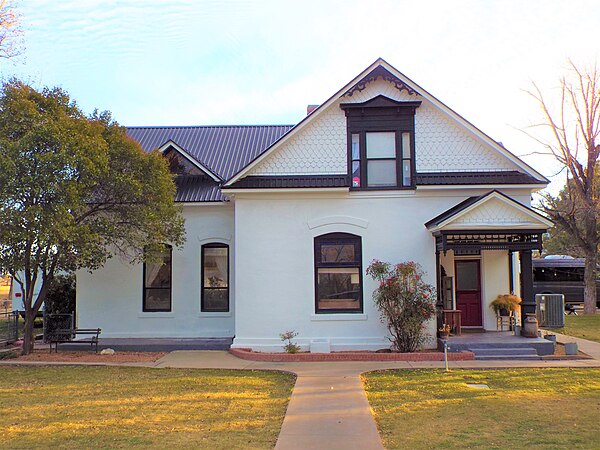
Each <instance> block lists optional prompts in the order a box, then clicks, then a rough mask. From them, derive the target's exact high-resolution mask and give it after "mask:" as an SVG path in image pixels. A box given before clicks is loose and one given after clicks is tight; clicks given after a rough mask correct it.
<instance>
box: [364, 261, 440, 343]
mask: <svg viewBox="0 0 600 450" xmlns="http://www.w3.org/2000/svg"><path fill="white" fill-rule="evenodd" d="M367 274H368V275H370V276H371V278H373V279H374V280H377V281H379V287H378V288H377V289H376V290H375V292H374V293H373V300H374V301H375V304H376V305H377V308H378V309H379V311H380V312H381V321H382V322H383V323H385V324H386V326H387V329H388V331H389V333H390V335H391V337H390V340H391V342H392V349H393V350H395V351H399V352H415V351H417V350H419V348H420V347H421V346H422V345H423V344H424V343H425V342H426V341H427V340H428V339H430V336H429V334H428V333H427V331H426V329H425V322H427V321H428V320H429V319H431V318H432V317H433V316H434V315H435V289H434V288H433V286H431V285H429V284H427V283H425V282H424V281H423V275H424V273H423V270H422V269H421V266H420V265H419V264H417V263H416V262H414V261H408V262H404V263H399V264H396V265H394V266H392V265H391V264H390V263H387V262H381V261H378V260H373V261H372V262H371V264H370V265H369V267H368V268H367Z"/></svg>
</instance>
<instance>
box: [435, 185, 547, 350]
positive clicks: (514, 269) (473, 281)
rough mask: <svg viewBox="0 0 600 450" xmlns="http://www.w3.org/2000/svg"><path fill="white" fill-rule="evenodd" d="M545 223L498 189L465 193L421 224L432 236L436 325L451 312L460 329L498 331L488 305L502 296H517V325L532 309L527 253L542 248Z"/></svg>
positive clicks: (530, 272) (532, 299) (493, 314)
mask: <svg viewBox="0 0 600 450" xmlns="http://www.w3.org/2000/svg"><path fill="white" fill-rule="evenodd" d="M551 225H552V223H551V222H550V221H548V220H547V219H546V218H544V217H543V216H541V215H539V214H538V213H536V212H535V211H533V210H532V209H531V208H529V207H527V206H525V205H523V204H521V203H519V202H517V201H516V200H514V199H512V198H510V197H507V196H506V195H504V194H502V193H500V192H498V191H491V192H489V193H487V194H485V195H482V196H479V197H470V198H468V199H466V200H465V201H463V202H461V203H459V204H458V205H456V206H454V207H453V208H450V209H449V210H447V211H445V212H443V213H441V214H440V215H438V216H437V217H435V218H434V219H432V220H430V221H429V222H427V223H426V224H425V226H426V227H427V229H428V230H429V231H430V232H431V234H432V235H433V237H434V239H435V254H436V266H435V267H436V287H437V293H438V296H437V308H438V310H439V311H440V315H439V317H438V321H439V323H438V328H439V327H440V326H441V325H442V323H447V319H448V317H449V316H453V317H454V318H456V319H458V318H459V319H460V327H461V328H462V329H466V330H470V331H482V332H483V331H491V332H496V331H502V329H501V328H500V329H499V327H498V325H499V324H498V316H497V314H496V312H495V311H494V310H493V309H492V308H491V307H490V304H491V303H492V302H493V301H494V300H495V299H496V297H498V296H499V295H505V294H515V295H517V296H519V297H520V298H521V300H522V301H521V305H520V306H521V310H520V314H518V313H517V315H518V317H516V324H517V325H522V323H523V321H524V320H525V315H526V314H528V313H535V308H536V306H535V297H534V294H533V270H532V252H533V251H541V250H542V234H543V233H544V232H545V231H546V229H547V228H549V227H550V226H551ZM442 312H443V314H442ZM453 325H455V323H454V324H453ZM505 329H506V328H505ZM498 336H508V335H504V334H499V335H498ZM486 339H489V338H486Z"/></svg>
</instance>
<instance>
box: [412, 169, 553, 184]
mask: <svg viewBox="0 0 600 450" xmlns="http://www.w3.org/2000/svg"><path fill="white" fill-rule="evenodd" d="M465 184H543V182H542V181H539V180H537V179H535V178H534V177H532V176H531V175H528V174H526V173H522V172H518V171H516V170H507V171H496V172H428V173H418V174H417V185H421V186H427V185H465Z"/></svg>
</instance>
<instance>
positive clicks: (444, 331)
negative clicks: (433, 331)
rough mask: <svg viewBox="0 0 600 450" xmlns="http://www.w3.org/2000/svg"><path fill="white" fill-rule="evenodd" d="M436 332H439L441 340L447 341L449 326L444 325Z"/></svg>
mask: <svg viewBox="0 0 600 450" xmlns="http://www.w3.org/2000/svg"><path fill="white" fill-rule="evenodd" d="M438 331H439V332H440V338H441V339H448V336H450V325H448V324H447V323H444V324H442V327H441V328H440V329H439V330H438Z"/></svg>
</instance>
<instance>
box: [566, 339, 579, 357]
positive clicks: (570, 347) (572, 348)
mask: <svg viewBox="0 0 600 450" xmlns="http://www.w3.org/2000/svg"><path fill="white" fill-rule="evenodd" d="M565 353H566V354H567V355H576V354H577V342H565Z"/></svg>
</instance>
